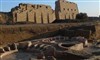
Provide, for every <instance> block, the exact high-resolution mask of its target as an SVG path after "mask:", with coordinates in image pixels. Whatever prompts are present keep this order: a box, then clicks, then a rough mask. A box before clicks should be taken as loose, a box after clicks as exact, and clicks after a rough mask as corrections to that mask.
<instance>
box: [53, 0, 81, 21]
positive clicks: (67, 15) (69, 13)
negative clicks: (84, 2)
mask: <svg viewBox="0 0 100 60" xmlns="http://www.w3.org/2000/svg"><path fill="white" fill-rule="evenodd" d="M55 6H56V7H55V12H56V19H76V15H77V14H78V13H79V11H78V6H77V4H75V3H73V2H68V1H65V0H58V1H56V3H55Z"/></svg>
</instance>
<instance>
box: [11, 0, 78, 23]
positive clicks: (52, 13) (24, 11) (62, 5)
mask: <svg viewBox="0 0 100 60" xmlns="http://www.w3.org/2000/svg"><path fill="white" fill-rule="evenodd" d="M11 12H12V15H13V22H34V23H52V22H53V21H54V20H55V19H75V18H76V14H78V13H79V12H78V7H77V4H75V3H73V2H68V1H65V0H58V1H56V4H55V10H53V9H52V8H51V7H50V6H48V5H33V4H24V3H20V4H19V6H16V7H15V8H13V9H12V10H11Z"/></svg>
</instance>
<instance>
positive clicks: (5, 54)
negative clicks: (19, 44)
mask: <svg viewBox="0 0 100 60" xmlns="http://www.w3.org/2000/svg"><path fill="white" fill-rule="evenodd" d="M15 52H18V50H11V51H8V52H5V53H2V54H1V55H0V59H2V58H3V57H4V56H7V55H9V54H12V53H15Z"/></svg>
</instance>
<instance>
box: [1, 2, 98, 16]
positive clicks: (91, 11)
mask: <svg viewBox="0 0 100 60" xmlns="http://www.w3.org/2000/svg"><path fill="white" fill-rule="evenodd" d="M55 1H56V0H0V11H3V12H8V11H10V10H11V8H13V7H15V6H18V4H19V3H30V4H45V5H50V6H51V7H52V8H53V9H54V8H55ZM68 1H71V2H75V3H77V4H78V8H79V11H80V12H84V13H87V14H88V16H99V15H100V0H68Z"/></svg>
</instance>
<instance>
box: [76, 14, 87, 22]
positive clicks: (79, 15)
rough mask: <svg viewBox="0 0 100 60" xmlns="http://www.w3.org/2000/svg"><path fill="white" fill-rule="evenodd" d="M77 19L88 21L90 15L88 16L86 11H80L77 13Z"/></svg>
mask: <svg viewBox="0 0 100 60" xmlns="http://www.w3.org/2000/svg"><path fill="white" fill-rule="evenodd" d="M76 19H78V20H83V21H87V20H88V16H87V14H86V13H79V14H77V15H76Z"/></svg>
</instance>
